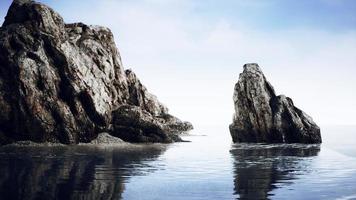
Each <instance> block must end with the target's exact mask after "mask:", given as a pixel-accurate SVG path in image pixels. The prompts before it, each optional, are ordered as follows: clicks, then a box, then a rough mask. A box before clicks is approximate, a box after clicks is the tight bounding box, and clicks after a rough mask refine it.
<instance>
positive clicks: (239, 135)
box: [230, 64, 321, 143]
mask: <svg viewBox="0 0 356 200" xmlns="http://www.w3.org/2000/svg"><path fill="white" fill-rule="evenodd" d="M234 105H235V114H234V119H233V123H232V124H231V125H230V133H231V136H232V139H233V141H234V142H264V143H321V136H320V129H319V127H318V126H317V125H316V124H315V123H314V121H313V120H312V118H311V117H309V116H308V115H307V114H305V113H304V112H303V111H301V110H300V109H298V108H296V107H295V106H294V104H293V101H292V100H291V99H290V98H288V97H286V96H284V95H280V96H276V94H275V91H274V89H273V87H272V85H271V84H270V83H269V82H268V81H267V80H266V78H265V76H264V75H263V73H262V71H261V69H260V68H259V66H258V65H257V64H246V65H244V71H243V73H241V74H240V77H239V81H238V82H237V83H236V85H235V91H234Z"/></svg>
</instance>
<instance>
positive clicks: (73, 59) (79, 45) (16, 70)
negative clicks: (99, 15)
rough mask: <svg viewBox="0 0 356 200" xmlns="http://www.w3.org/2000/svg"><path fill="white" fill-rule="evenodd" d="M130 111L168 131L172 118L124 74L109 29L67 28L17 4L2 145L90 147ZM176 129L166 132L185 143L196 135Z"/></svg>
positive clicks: (3, 56)
mask: <svg viewBox="0 0 356 200" xmlns="http://www.w3.org/2000/svg"><path fill="white" fill-rule="evenodd" d="M128 105H131V106H137V107H139V108H140V109H139V110H140V112H142V113H145V114H147V115H149V116H150V117H151V118H153V119H155V120H156V119H157V120H156V121H157V123H161V125H162V126H163V125H165V123H166V121H164V120H163V121H162V120H161V118H162V117H164V116H166V115H169V114H168V109H167V108H166V107H165V106H163V104H162V103H160V102H159V101H158V100H157V98H156V97H155V96H154V95H152V94H150V93H149V92H148V91H147V89H146V88H145V87H144V86H143V85H142V84H141V83H140V81H139V79H138V78H137V77H136V75H135V74H134V73H133V72H132V71H131V70H126V71H125V70H124V68H123V65H122V62H121V57H120V54H119V51H118V50H117V48H116V45H115V42H114V37H113V34H112V33H111V31H110V30H109V29H108V28H105V27H100V26H88V25H85V24H83V23H73V24H65V23H64V21H63V19H62V17H61V16H60V15H59V14H58V13H56V12H55V11H53V10H52V9H51V8H49V7H47V6H46V5H44V4H41V3H37V2H35V1H31V0H15V1H14V2H13V3H12V5H11V6H10V8H9V11H8V14H7V16H6V17H5V22H4V23H3V25H2V27H1V28H0V109H1V110H2V112H1V113H0V144H7V143H11V142H15V141H19V140H31V141H35V142H53V143H63V144H77V143H79V142H84V143H87V142H90V141H92V140H93V139H95V138H96V137H97V136H98V133H101V132H108V133H110V134H111V133H112V129H111V127H112V126H115V125H113V123H119V124H120V123H121V122H117V121H115V122H113V113H114V112H115V110H117V109H120V107H121V106H128ZM172 123H173V125H174V126H177V127H175V128H174V130H172V131H167V129H166V130H164V132H163V133H161V134H165V135H166V136H167V137H176V138H179V136H178V134H179V132H181V130H184V131H188V130H190V129H192V127H190V126H186V125H187V124H186V123H184V124H180V121H176V122H174V121H172ZM146 125H148V124H146ZM126 126H128V127H130V126H133V124H130V123H127V124H126ZM149 126H151V125H149ZM174 126H172V127H174ZM178 130H179V131H178ZM171 132H175V134H172V133H171ZM142 134H143V135H145V134H146V133H145V132H143V133H142ZM114 135H118V130H116V131H115V134H114ZM171 135H174V136H171ZM121 139H123V140H125V138H121ZM166 141H175V140H166ZM132 142H144V141H142V140H137V141H132ZM150 142H160V141H158V140H157V141H156V140H150Z"/></svg>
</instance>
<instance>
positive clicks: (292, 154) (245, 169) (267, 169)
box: [231, 144, 320, 199]
mask: <svg viewBox="0 0 356 200" xmlns="http://www.w3.org/2000/svg"><path fill="white" fill-rule="evenodd" d="M319 151H320V147H319V146H318V145H299V144H298V145H294V144H291V145H286V144H278V145H277V144H276V145H252V144H236V145H234V146H233V149H232V150H231V155H232V156H233V157H234V174H235V176H234V185H235V187H234V190H235V194H237V195H239V199H268V196H269V192H271V191H272V190H273V189H275V188H276V187H277V186H276V184H288V183H289V184H290V183H292V181H293V180H294V179H295V178H296V177H295V175H296V174H298V173H306V172H307V171H308V166H309V164H308V162H309V161H310V159H306V157H311V156H316V155H318V153H319Z"/></svg>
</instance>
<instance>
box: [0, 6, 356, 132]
mask: <svg viewBox="0 0 356 200" xmlns="http://www.w3.org/2000/svg"><path fill="white" fill-rule="evenodd" d="M40 2H43V3H45V4H47V5H49V6H50V7H52V8H53V9H54V10H56V11H57V12H58V13H59V14H60V15H62V17H63V18H64V20H65V21H66V23H71V22H79V21H81V22H84V23H86V24H93V25H102V26H107V27H109V28H110V29H111V30H112V31H113V33H114V35H115V41H116V44H117V46H118V48H119V50H120V53H121V57H122V60H123V63H124V67H125V68H126V69H127V68H132V69H133V70H134V71H135V72H136V73H137V74H138V76H139V77H140V79H141V81H142V82H143V83H144V85H146V86H147V88H148V89H149V90H150V91H151V92H152V93H154V94H155V95H157V96H158V98H159V99H160V101H162V102H163V103H164V104H166V105H167V106H168V108H169V109H170V111H171V113H172V114H175V115H177V116H178V117H180V118H182V119H183V120H188V121H191V122H192V123H193V124H194V125H195V126H197V127H199V126H204V125H228V124H229V123H231V119H232V113H233V101H232V94H233V88H234V84H235V82H237V80H238V76H239V73H241V72H242V66H243V64H245V63H251V62H255V63H258V64H259V65H260V67H261V68H262V70H263V71H264V73H265V76H266V77H267V79H268V80H269V82H271V84H272V85H273V86H274V88H275V90H276V92H277V93H278V94H285V95H286V96H289V97H291V98H292V99H293V100H294V103H295V105H296V106H297V107H299V108H301V109H302V110H304V111H305V112H306V113H308V114H309V115H311V116H312V117H313V119H314V120H315V121H316V122H317V123H318V124H320V125H323V124H356V12H355V10H356V1H353V0H313V1H310V0H300V1H292V0H270V1H263V0H255V1H247V0H225V1H223V0H222V1H213V0H117V1H114V0H101V1H97V0H76V1H72V0H61V1H58V0H41V1H40ZM10 4H11V1H10V0H1V1H0V17H1V20H3V18H4V16H5V15H6V12H7V9H8V7H9V5H10ZM1 23H2V21H1Z"/></svg>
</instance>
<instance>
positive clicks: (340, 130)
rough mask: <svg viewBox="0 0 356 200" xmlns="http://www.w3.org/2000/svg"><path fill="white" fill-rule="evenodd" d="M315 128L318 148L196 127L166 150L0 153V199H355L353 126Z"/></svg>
mask: <svg viewBox="0 0 356 200" xmlns="http://www.w3.org/2000/svg"><path fill="white" fill-rule="evenodd" d="M321 129H322V137H323V143H322V144H321V145H301V144H274V145H265V144H233V143H232V142H231V138H230V135H229V131H228V127H203V128H199V129H197V130H194V131H192V134H191V135H189V136H184V139H186V140H189V141H191V142H183V143H174V144H145V145H119V146H105V145H97V146H88V145H78V146H48V145H47V146H31V147H29V146H26V145H15V146H14V145H12V146H5V147H0V199H1V200H7V199H10V200H12V199H14V200H16V199H21V200H22V199H93V200H94V199H95V200H96V199H133V200H140V199H142V200H144V199H145V200H146V199H150V200H151V199H162V200H175V199H184V200H190V199H192V200H193V199H194V200H195V199H212V200H220V199H301V200H308V199H310V200H315V199H322V200H328V199H330V200H331V199H335V200H336V199H337V200H349V199H356V127H355V126H325V127H321Z"/></svg>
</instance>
